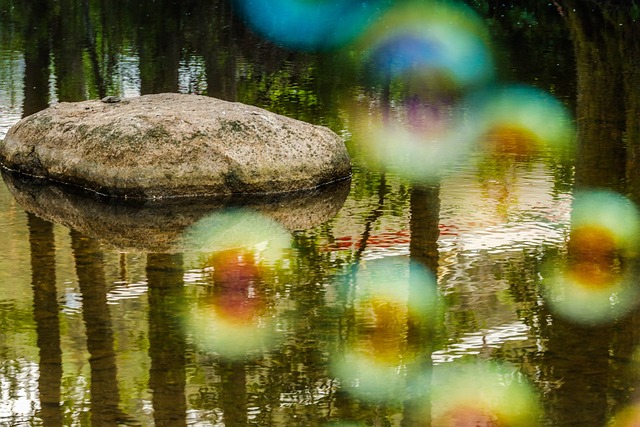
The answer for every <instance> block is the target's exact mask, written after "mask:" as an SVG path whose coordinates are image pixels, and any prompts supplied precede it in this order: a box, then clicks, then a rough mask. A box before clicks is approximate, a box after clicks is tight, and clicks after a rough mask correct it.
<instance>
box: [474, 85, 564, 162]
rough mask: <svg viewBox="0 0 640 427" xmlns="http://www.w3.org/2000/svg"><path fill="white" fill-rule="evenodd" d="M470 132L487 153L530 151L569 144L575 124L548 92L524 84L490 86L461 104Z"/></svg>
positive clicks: (524, 152)
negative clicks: (475, 136)
mask: <svg viewBox="0 0 640 427" xmlns="http://www.w3.org/2000/svg"><path fill="white" fill-rule="evenodd" d="M464 109H465V111H466V115H467V117H468V118H469V120H468V123H467V126H469V127H470V132H471V133H474V134H476V135H477V138H479V139H480V141H479V142H480V144H481V146H480V148H483V149H485V150H486V151H487V152H489V153H512V154H522V155H530V154H536V153H540V152H541V151H543V150H549V149H555V150H561V149H565V148H570V147H572V146H573V142H574V141H575V125H574V123H573V119H572V117H571V115H570V114H569V112H568V110H567V108H566V107H565V106H564V105H563V104H562V103H561V102H560V101H559V100H558V99H556V98H555V97H553V96H552V95H551V94H549V93H547V92H545V91H542V90H540V89H537V88H533V87H529V86H524V85H504V86H495V87H489V88H486V89H484V90H482V91H478V92H476V93H474V94H472V95H470V96H469V97H468V98H467V99H466V101H465V105H464Z"/></svg>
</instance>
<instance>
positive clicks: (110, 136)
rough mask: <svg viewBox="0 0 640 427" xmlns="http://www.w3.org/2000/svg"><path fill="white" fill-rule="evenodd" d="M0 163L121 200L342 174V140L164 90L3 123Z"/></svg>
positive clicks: (312, 182)
mask: <svg viewBox="0 0 640 427" xmlns="http://www.w3.org/2000/svg"><path fill="white" fill-rule="evenodd" d="M0 162H1V163H2V165H3V166H4V167H6V168H8V169H10V170H13V171H17V172H20V173H24V174H27V175H31V176H36V177H41V178H48V179H51V180H53V181H57V182H62V183H65V184H70V185H74V186H79V187H83V188H85V189H88V190H91V191H94V192H97V193H100V194H104V195H109V196H118V197H128V198H129V197H130V198H159V197H187V196H207V195H217V194H254V193H255V194H272V193H284V192H290V191H299V190H304V189H311V188H315V187H318V186H321V185H323V184H327V183H330V182H333V181H337V180H340V179H343V178H347V177H349V176H350V175H351V162H350V159H349V154H348V152H347V150H346V147H345V145H344V142H343V141H342V139H341V138H340V137H339V136H338V135H336V134H335V133H334V132H332V131H331V130H329V129H328V128H326V127H322V126H316V125H312V124H309V123H305V122H302V121H299V120H294V119H291V118H288V117H284V116H281V115H278V114H274V113H271V112H269V111H266V110H264V109H261V108H257V107H253V106H249V105H245V104H241V103H233V102H227V101H222V100H219V99H215V98H210V97H205V96H199V95H186V94H172V93H166V94H155V95H144V96H140V97H135V98H125V99H122V100H121V101H119V102H102V101H84V102H75V103H59V104H56V105H53V106H51V107H49V108H47V109H45V110H43V111H40V112H38V113H35V114H33V115H31V116H28V117H26V118H24V119H22V120H21V121H20V122H18V123H17V124H16V125H14V126H13V127H12V128H11V129H10V130H9V132H8V133H7V135H6V137H5V139H4V141H3V142H2V143H1V144H0Z"/></svg>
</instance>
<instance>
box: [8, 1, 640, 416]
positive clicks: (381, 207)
mask: <svg viewBox="0 0 640 427" xmlns="http://www.w3.org/2000/svg"><path fill="white" fill-rule="evenodd" d="M639 14H640V11H639V9H638V7H637V6H636V5H634V4H632V5H626V4H623V3H622V2H614V1H611V2H604V3H603V2H591V1H588V0H583V1H578V0H558V1H557V2H549V3H547V2H537V1H536V2H533V1H531V2H529V1H524V2H518V4H513V5H510V4H503V3H500V2H495V1H482V0H474V1H470V2H468V4H467V5H466V6H465V5H463V4H462V3H454V2H444V1H438V2H433V3H431V2H411V1H408V2H400V1H392V0H378V1H365V2H362V1H358V2H351V1H342V2H338V1H326V2H312V1H293V0H273V1H270V2H264V3H263V2H257V1H249V0H247V1H244V0H238V1H235V2H231V1H228V2H227V1H223V0H209V1H204V0H185V1H172V0H155V1H152V0H146V1H125V0H121V1H117V2H109V1H100V0H83V1H76V0H58V1H46V0H40V1H35V0H28V1H27V0H20V1H14V0H0V138H4V136H5V135H6V133H7V132H8V130H9V128H10V127H11V126H13V125H14V124H15V123H17V122H18V121H19V120H20V119H21V118H22V117H25V116H27V115H30V114H32V113H35V112H37V111H39V110H41V109H44V108H46V107H48V106H49V105H52V104H55V103H58V102H73V101H81V100H85V99H97V98H102V97H104V96H119V97H130V96H138V95H143V94H149V93H160V92H181V93H197V94H201V95H207V96H213V97H217V98H221V99H225V100H228V101H237V102H242V103H246V104H251V105H256V106H259V107H262V108H265V109H267V110H270V111H274V112H276V113H279V114H283V115H286V116H289V117H294V118H297V119H300V120H304V121H307V122H311V123H315V124H320V125H324V126H327V127H329V128H331V129H332V130H333V131H335V132H336V133H338V134H339V135H340V136H342V137H343V138H344V139H345V143H346V145H347V148H348V150H349V153H350V155H351V156H352V160H353V176H352V178H351V180H350V181H344V182H340V183H336V184H334V185H331V186H326V187H321V188H318V189H315V190H312V191H307V192H301V193H299V194H289V195H275V196H269V197H253V196H247V197H220V198H210V199H207V200H199V199H194V200H160V201H148V202H137V203H130V202H124V201H121V200H112V199H104V198H101V197H98V196H96V195H94V194H89V193H85V192H82V191H78V190H77V189H69V188H66V187H64V186H60V185H57V184H55V183H52V182H47V181H43V180H38V179H33V178H28V177H24V176H18V175H15V174H12V173H10V172H9V171H7V170H3V171H2V177H3V181H2V182H1V183H0V236H1V237H0V425H7V426H23V425H24V426H30V425H38V426H40V425H41V426H63V425H64V426H67V425H68V426H91V425H93V426H115V425H129V426H151V425H156V426H181V425H194V426H244V425H255V426H356V425H366V426H434V427H435V426H529V425H530V426H538V425H539V426H574V425H576V426H577V425H580V426H603V427H604V426H634V425H637V424H638V423H640V400H639V399H640V396H639V395H638V391H637V390H638V385H640V365H639V364H638V361H639V360H640V334H639V333H638V331H639V330H640V329H639V328H640V311H639V308H638V307H639V305H638V302H640V283H638V274H637V273H638V269H639V268H640V265H639V263H638V256H639V255H638V254H640V214H639V213H638V210H637V207H636V204H637V202H638V201H640V173H639V172H640V165H639V164H638V163H639V162H640V160H639V159H640V86H639V85H638V82H640V21H638V15H639ZM327 16H328V17H330V19H329V18H326V17H327ZM445 161H446V162H445Z"/></svg>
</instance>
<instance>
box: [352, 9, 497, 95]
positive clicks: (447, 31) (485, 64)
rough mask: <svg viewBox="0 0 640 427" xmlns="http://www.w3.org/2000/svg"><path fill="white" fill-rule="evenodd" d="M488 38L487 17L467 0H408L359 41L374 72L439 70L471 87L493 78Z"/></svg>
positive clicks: (392, 74)
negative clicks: (480, 14) (437, 0)
mask: <svg viewBox="0 0 640 427" xmlns="http://www.w3.org/2000/svg"><path fill="white" fill-rule="evenodd" d="M489 40H490V37H489V34H488V30H487V27H486V25H485V23H484V21H483V20H482V19H481V18H480V17H479V16H478V15H477V14H476V13H475V12H474V11H473V10H472V9H471V8H469V7H467V6H466V5H464V4H463V3H454V2H438V3H436V2H424V1H408V2H402V3H398V4H396V5H395V7H392V8H390V9H388V10H387V11H386V13H385V14H384V15H383V16H381V17H380V19H379V20H377V21H376V22H375V23H374V24H373V25H371V27H370V28H369V29H368V30H367V32H366V33H365V34H364V35H363V37H362V38H361V39H359V40H358V41H357V44H356V45H357V46H358V48H359V49H360V50H362V51H363V52H364V59H363V62H364V64H365V67H368V68H369V74H371V75H378V76H381V77H385V78H387V79H394V78H398V77H402V78H405V77H407V76H408V75H412V74H413V75H416V74H417V75H428V74H433V75H438V74H439V75H440V76H441V79H440V81H441V82H445V81H448V82H449V83H450V84H452V85H453V86H455V87H457V88H468V87H471V86H473V85H477V84H486V83H487V82H488V81H491V80H493V79H494V77H495V69H494V63H493V53H492V50H491V47H490V41H489Z"/></svg>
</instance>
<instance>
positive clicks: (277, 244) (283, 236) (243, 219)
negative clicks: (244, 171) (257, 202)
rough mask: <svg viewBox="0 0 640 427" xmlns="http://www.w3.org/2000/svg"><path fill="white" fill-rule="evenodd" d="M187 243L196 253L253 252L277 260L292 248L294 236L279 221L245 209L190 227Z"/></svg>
mask: <svg viewBox="0 0 640 427" xmlns="http://www.w3.org/2000/svg"><path fill="white" fill-rule="evenodd" d="M184 240H185V241H186V243H187V245H188V246H189V247H190V248H191V249H192V250H193V251H199V252H220V251H225V250H230V249H241V248H245V249H251V250H252V251H254V252H256V253H257V254H258V255H259V256H260V257H261V258H263V259H265V260H267V261H275V260H277V259H279V258H280V257H281V256H282V252H283V251H284V250H286V249H287V248H289V247H290V243H291V234H290V233H289V232H287V231H286V230H285V229H284V227H283V226H282V225H280V224H279V223H278V222H277V221H275V220H273V219H270V218H268V217H266V216H264V215H261V214H259V213H257V212H254V211H250V210H244V209H226V210H220V211H216V212H214V213H212V214H210V215H208V216H206V217H204V218H202V219H201V220H199V221H198V222H196V223H195V224H194V225H192V226H191V227H189V228H188V229H187V230H186V232H185V234H184Z"/></svg>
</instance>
